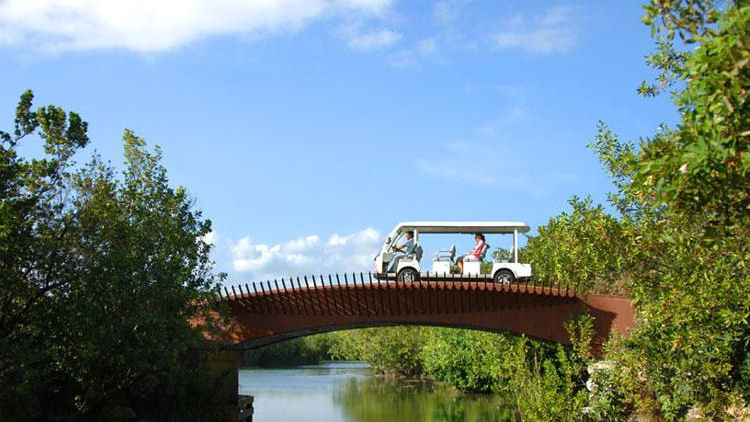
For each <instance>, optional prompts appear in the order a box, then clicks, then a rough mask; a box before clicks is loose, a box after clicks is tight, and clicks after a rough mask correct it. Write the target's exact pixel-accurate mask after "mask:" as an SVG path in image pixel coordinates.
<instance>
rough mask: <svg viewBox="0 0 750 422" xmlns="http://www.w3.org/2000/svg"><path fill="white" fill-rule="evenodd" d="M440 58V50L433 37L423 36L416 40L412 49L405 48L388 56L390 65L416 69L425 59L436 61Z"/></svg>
mask: <svg viewBox="0 0 750 422" xmlns="http://www.w3.org/2000/svg"><path fill="white" fill-rule="evenodd" d="M439 59H440V50H439V48H438V42H437V39H435V38H423V39H421V40H419V41H418V42H417V45H416V47H415V48H413V49H405V50H401V51H398V52H396V53H394V54H392V55H391V56H390V57H389V61H390V63H391V65H393V66H396V67H404V68H411V69H417V68H419V67H421V64H422V63H423V62H425V61H432V62H436V61H439Z"/></svg>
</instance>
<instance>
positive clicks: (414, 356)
mask: <svg viewBox="0 0 750 422" xmlns="http://www.w3.org/2000/svg"><path fill="white" fill-rule="evenodd" d="M331 335H333V336H334V340H333V345H332V347H331V349H330V353H331V356H333V357H334V358H337V359H347V360H364V361H366V362H367V363H369V364H370V365H371V366H372V368H373V370H375V372H377V373H380V374H388V375H395V376H402V377H407V378H414V377H419V376H421V375H422V373H423V366H422V360H421V358H420V351H421V349H422V344H423V341H424V337H423V331H422V329H421V328H420V327H408V326H406V327H385V328H365V329H361V330H350V331H342V332H338V333H332V334H331Z"/></svg>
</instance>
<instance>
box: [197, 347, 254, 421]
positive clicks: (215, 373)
mask: <svg viewBox="0 0 750 422" xmlns="http://www.w3.org/2000/svg"><path fill="white" fill-rule="evenodd" d="M242 353H243V352H242V351H240V350H221V351H218V352H213V353H206V355H205V358H204V360H203V365H202V371H201V372H202V376H201V379H200V385H201V388H203V389H205V390H206V391H209V392H211V393H212V394H211V398H212V400H211V407H213V408H214V409H215V410H213V411H212V414H213V415H214V417H213V418H212V420H213V421H216V422H238V415H239V413H240V412H239V410H240V402H239V395H238V384H239V382H238V381H239V378H238V377H239V362H240V359H241V357H242ZM245 420H247V419H245Z"/></svg>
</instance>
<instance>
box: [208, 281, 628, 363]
mask: <svg viewBox="0 0 750 422" xmlns="http://www.w3.org/2000/svg"><path fill="white" fill-rule="evenodd" d="M231 290H232V291H231V292H230V291H229V289H226V290H225V294H226V295H225V296H223V297H222V300H223V301H226V302H227V303H228V305H229V307H230V310H231V324H230V326H228V327H227V328H226V331H225V339H226V340H227V341H228V342H229V345H228V348H231V349H254V348H258V347H262V346H265V345H268V344H271V343H275V342H278V341H282V340H287V339H291V338H296V337H302V336H306V335H311V334H317V333H323V332H329V331H337V330H343V329H352V328H366V327H378V326H393V325H428V326H429V325H432V326H443V327H453V328H470V329H476V330H482V331H491V332H510V333H515V334H525V335H527V336H529V337H533V338H537V339H543V340H548V341H553V342H559V343H563V344H569V343H570V338H569V335H568V333H567V331H566V330H565V328H564V324H565V322H566V321H568V320H570V319H571V318H573V317H576V316H577V315H580V314H583V313H590V314H592V315H593V316H594V318H595V319H594V328H595V330H596V333H597V334H596V336H595V339H594V343H595V344H594V346H595V349H599V346H601V344H603V343H604V341H606V339H607V338H608V336H609V335H610V333H611V331H612V330H616V331H618V332H620V333H622V334H625V335H626V334H627V332H628V330H629V329H630V328H632V327H633V326H634V325H635V319H634V311H633V306H632V304H631V302H630V301H629V300H628V299H627V298H623V297H617V296H608V295H593V294H592V295H586V296H581V295H577V294H576V293H575V292H573V291H572V290H569V289H567V288H561V287H560V286H545V285H534V284H528V283H527V284H512V285H503V284H495V283H493V282H492V281H490V280H485V279H477V280H466V279H460V278H457V277H452V276H448V277H444V278H442V279H437V280H433V281H429V282H428V281H414V282H395V281H392V280H391V281H387V280H378V279H375V278H374V277H373V276H372V274H362V273H360V274H359V275H357V274H348V275H346V276H344V277H340V276H338V275H336V276H335V278H334V277H333V276H328V277H327V278H326V277H323V276H317V277H302V278H296V279H294V280H288V279H287V280H284V279H282V280H281V281H280V282H279V281H278V280H274V281H267V282H264V283H254V284H253V287H252V288H251V286H250V285H247V284H246V285H244V287H243V286H241V285H235V286H232V287H231Z"/></svg>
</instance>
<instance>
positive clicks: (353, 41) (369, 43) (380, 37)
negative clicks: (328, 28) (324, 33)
mask: <svg viewBox="0 0 750 422" xmlns="http://www.w3.org/2000/svg"><path fill="white" fill-rule="evenodd" d="M337 34H338V36H339V37H340V38H343V39H344V40H345V41H346V45H347V46H348V47H349V48H351V49H352V50H357V51H370V50H379V49H383V48H386V47H390V46H392V45H393V44H395V43H397V42H398V41H399V40H401V37H402V36H401V34H400V33H398V32H396V31H393V30H391V29H383V28H381V29H365V28H364V25H363V23H362V22H361V21H356V22H350V23H348V24H346V25H341V26H340V27H339V28H338V30H337Z"/></svg>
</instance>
